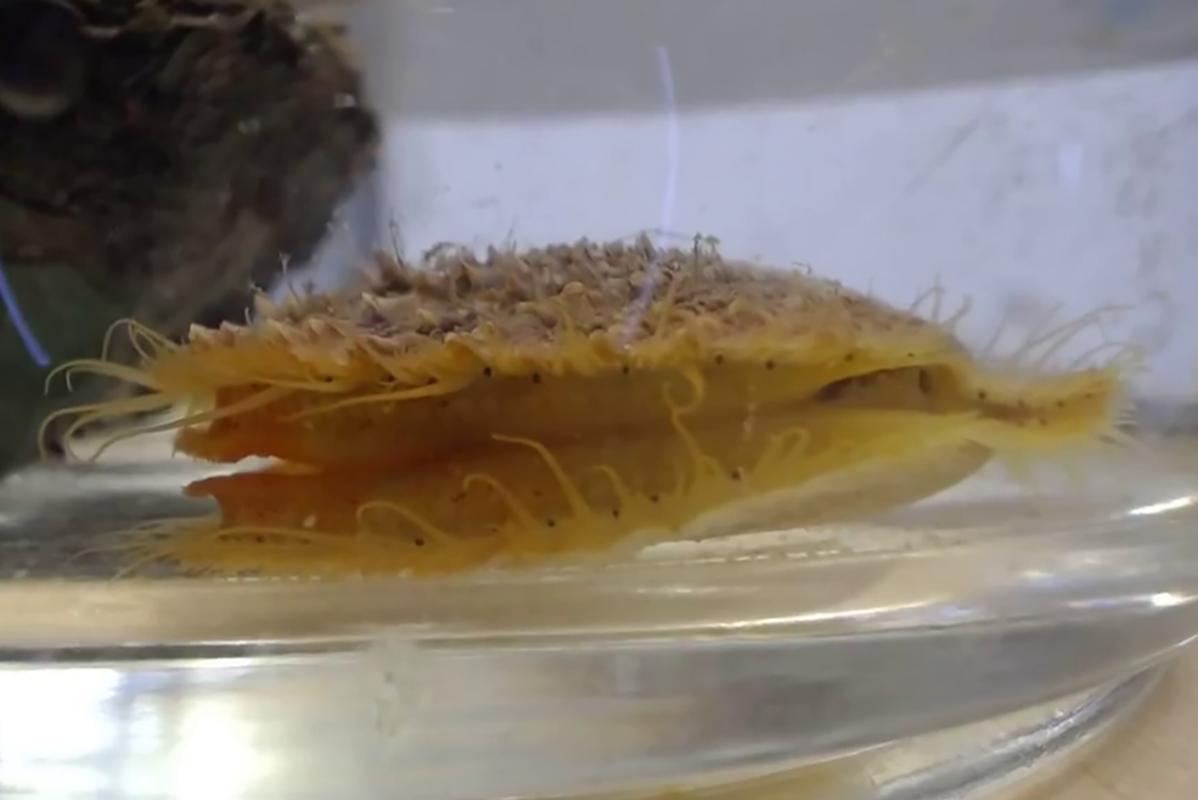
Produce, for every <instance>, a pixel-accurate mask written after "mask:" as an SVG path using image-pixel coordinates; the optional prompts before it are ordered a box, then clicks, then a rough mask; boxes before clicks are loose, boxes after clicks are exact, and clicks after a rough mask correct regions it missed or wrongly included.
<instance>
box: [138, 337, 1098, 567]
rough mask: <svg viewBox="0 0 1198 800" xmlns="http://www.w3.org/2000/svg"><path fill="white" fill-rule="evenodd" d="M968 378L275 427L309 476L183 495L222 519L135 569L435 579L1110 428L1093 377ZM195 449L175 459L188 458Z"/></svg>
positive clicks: (548, 387)
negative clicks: (304, 461) (1017, 381)
mask: <svg viewBox="0 0 1198 800" xmlns="http://www.w3.org/2000/svg"><path fill="white" fill-rule="evenodd" d="M898 358H899V359H901V360H908V354H907V353H906V352H904V353H902V354H901V356H899V357H898ZM875 360H876V359H875ZM968 366H969V365H968V362H965V361H963V360H960V359H944V360H942V362H941V363H928V364H925V365H922V366H904V367H899V368H895V369H890V370H886V369H883V370H878V369H876V368H871V367H870V366H868V365H867V366H860V365H853V364H852V362H849V363H848V364H846V363H845V362H844V360H843V359H840V360H839V361H838V362H837V363H836V364H833V365H826V366H822V367H807V368H802V367H793V366H787V367H781V368H780V367H778V366H777V365H776V364H770V365H762V364H756V365H746V364H739V365H736V364H728V363H721V364H712V365H709V366H707V367H706V368H703V369H695V370H694V371H689V372H687V373H678V372H676V371H675V372H673V373H671V372H667V371H646V372H632V371H627V372H625V371H623V370H618V369H617V370H614V371H612V372H610V373H609V374H607V375H605V376H599V377H592V378H582V377H565V378H544V377H541V378H540V379H539V380H533V379H530V378H523V377H522V378H509V377H503V378H498V377H491V378H483V379H481V380H479V381H477V382H476V383H475V384H473V385H472V386H471V387H470V388H468V389H465V390H462V391H460V392H457V393H455V394H451V395H447V396H446V397H444V398H435V397H434V398H423V399H418V400H408V401H401V402H395V403H393V404H391V405H390V406H388V405H386V404H367V405H362V406H353V407H349V408H344V409H341V410H338V411H331V412H329V413H327V414H324V415H316V416H312V417H309V418H307V420H306V421H305V420H296V421H294V422H291V423H285V424H284V423H278V422H276V423H275V424H276V426H277V427H278V430H277V431H275V433H274V434H273V436H275V437H277V438H273V441H274V442H275V443H276V444H280V445H283V446H288V445H290V446H294V445H295V443H296V441H298V440H300V439H302V435H300V434H299V431H300V430H302V431H304V432H305V433H306V435H308V436H309V438H310V442H309V444H308V447H307V450H308V452H309V453H310V454H323V455H324V456H325V461H324V463H321V464H316V465H314V466H312V467H311V468H309V469H302V470H296V469H276V470H273V471H269V472H266V473H246V474H240V475H232V476H227V477H221V478H215V479H212V480H210V481H206V482H202V483H201V484H200V485H197V486H194V487H192V493H194V494H199V495H205V494H207V495H211V496H213V497H215V498H217V499H218V501H219V502H220V504H221V508H222V518H221V520H220V521H219V522H218V523H213V524H211V525H208V526H201V527H197V528H194V529H192V530H191V531H189V532H187V533H183V534H179V533H177V532H176V533H174V534H172V535H171V536H170V537H169V538H165V539H162V540H161V541H157V542H153V543H146V546H145V549H144V553H145V554H151V555H152V554H155V553H157V554H160V555H162V556H164V557H170V558H174V559H177V560H179V561H181V562H182V564H183V565H184V566H185V567H187V568H190V569H195V570H201V571H203V570H216V571H222V572H223V571H241V570H254V571H258V572H264V573H288V572H293V571H297V570H298V571H302V572H306V573H313V572H323V573H330V574H339V573H342V572H366V573H369V572H382V573H389V572H396V571H407V572H411V573H415V574H425V573H442V572H454V571H459V570H462V569H467V568H471V567H476V566H479V565H481V564H484V563H487V562H493V561H497V560H507V561H514V562H521V561H527V560H534V561H535V560H537V559H540V558H544V557H547V556H563V555H566V556H568V555H571V554H577V553H586V552H593V551H603V550H606V549H607V548H610V547H611V546H613V545H615V544H617V543H619V542H620V541H622V540H625V539H628V538H629V537H633V538H634V539H635V540H637V541H644V540H646V539H648V540H662V539H667V538H670V537H674V536H679V535H681V536H700V535H704V536H705V535H714V534H728V533H737V532H743V531H746V530H750V529H752V528H753V527H754V526H762V525H766V524H769V525H775V526H793V525H798V524H803V523H809V522H813V521H817V520H823V519H827V518H828V517H834V516H838V515H839V516H845V515H851V514H852V513H856V514H862V513H866V512H868V511H876V510H880V509H884V508H886V507H888V506H891V505H897V504H900V503H904V502H910V501H913V500H916V499H919V498H921V497H924V496H926V495H928V494H931V493H934V492H935V491H938V490H940V489H942V488H944V487H945V486H948V485H951V484H953V483H956V482H957V481H959V480H961V479H962V478H964V477H966V476H967V475H969V474H970V473H971V472H973V471H974V470H975V469H977V467H979V466H981V464H982V463H984V461H985V460H986V459H987V458H988V457H989V456H990V454H991V453H992V452H993V451H995V450H1000V451H1001V450H1002V449H1004V448H1010V449H1012V450H1015V451H1029V450H1032V451H1034V450H1035V449H1037V448H1046V449H1052V448H1054V447H1060V446H1062V445H1066V444H1068V443H1069V442H1070V441H1078V440H1082V439H1088V438H1091V437H1093V436H1094V435H1095V432H1096V431H1097V430H1099V429H1100V428H1101V427H1102V426H1105V425H1108V424H1109V418H1110V415H1111V406H1112V397H1113V387H1114V383H1113V376H1112V375H1111V374H1109V373H1104V372H1087V373H1076V374H1073V375H1069V376H1065V377H1063V378H1060V379H1057V380H1055V381H1053V380H1043V381H1040V382H1037V383H1036V384H1034V385H1033V386H1032V387H1024V386H1012V385H1010V384H1004V383H1003V382H1001V381H993V380H992V381H990V382H978V380H977V379H976V377H975V376H973V373H971V372H970V371H969V369H968ZM846 373H849V374H851V375H852V376H853V377H850V378H845V377H843V376H844V375H845V374H846ZM979 395H980V397H979ZM1010 395H1014V396H1015V397H1017V398H1018V399H1015V400H1010V399H1009V396H1010ZM312 402H317V403H319V402H327V399H324V398H320V397H318V396H314V395H307V396H303V395H292V396H290V397H288V398H284V399H283V400H280V401H279V402H278V403H277V404H273V405H268V406H266V407H264V408H263V409H260V410H259V411H257V412H250V413H249V414H247V415H246V421H245V422H244V425H238V426H235V427H233V428H232V429H230V428H228V427H227V426H226V427H225V428H224V430H225V435H226V436H228V435H229V434H231V433H234V434H235V433H236V432H237V431H239V430H242V429H245V430H249V431H255V430H257V431H260V430H261V429H262V427H263V426H268V425H269V420H272V419H274V420H278V419H279V418H280V417H287V416H289V415H292V414H294V413H295V411H296V410H297V408H300V407H303V406H305V404H308V403H312ZM255 415H257V417H258V419H257V420H254V416H255ZM292 426H298V428H294V427H292ZM218 427H219V426H213V428H218ZM202 431H203V429H196V430H194V431H193V432H191V433H190V434H185V436H184V440H185V441H187V440H188V436H190V441H191V442H192V443H193V444H199V445H201V446H202V445H203V443H204V434H203V432H202ZM268 438H272V437H268ZM366 451H372V452H374V453H392V454H396V455H395V459H396V463H400V462H402V464H403V466H402V468H398V469H380V468H379V465H378V463H377V461H376V460H375V459H373V458H366V459H364V460H361V461H358V462H357V463H352V461H351V459H350V456H352V455H354V454H359V455H360V454H362V453H363V452H366ZM275 454H276V455H279V453H277V452H276V453H275ZM557 470H560V473H559V472H557ZM836 476H840V477H839V478H837V477H836ZM821 479H822V483H821ZM824 487H830V488H824ZM637 534H639V536H636V535H637Z"/></svg>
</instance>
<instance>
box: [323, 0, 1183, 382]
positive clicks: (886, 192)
mask: <svg viewBox="0 0 1198 800" xmlns="http://www.w3.org/2000/svg"><path fill="white" fill-rule="evenodd" d="M995 9H1000V10H998V11H996V10H995ZM1195 12H1198V3H1193V2H1188V1H1184V2H1180V3H1178V2H1169V1H1168V0H1139V2H1131V0H1127V1H1126V2H1124V0H1074V2H1066V1H1065V0H1061V1H1060V2H1057V1H1056V0H1043V1H1042V2H1037V3H1030V2H1026V1H1025V0H1012V2H1009V3H1005V4H1004V3H997V2H975V1H973V0H970V1H969V2H953V1H952V0H939V2H932V0H916V1H915V2H910V1H908V2H899V3H885V4H884V3H882V1H881V0H852V1H851V2H848V1H847V0H846V2H842V3H839V4H832V3H829V2H827V0H810V2H808V3H806V4H803V3H783V2H777V3H767V2H757V1H753V2H740V3H722V2H719V1H718V0H695V2H692V3H685V2H678V1H676V0H658V2H641V3H629V2H611V3H602V2H598V0H595V1H594V2H589V3H588V2H581V1H580V0H575V2H569V0H562V1H561V2H556V3H554V2H549V0H527V1H526V2H504V1H503V0H500V2H494V0H470V1H469V2H458V3H452V2H444V3H435V2H428V0H421V1H420V2H416V1H415V0H412V1H411V2H386V3H382V4H380V5H374V6H365V7H362V8H360V9H359V10H358V17H357V19H356V20H355V22H356V27H355V29H354V30H355V35H356V37H357V39H358V42H359V44H360V46H361V47H362V48H363V50H364V53H365V69H366V73H367V77H368V82H369V84H370V88H371V90H372V92H373V93H374V96H375V98H376V101H377V102H378V103H379V105H380V107H381V108H382V109H383V113H384V115H385V116H386V118H387V120H388V130H389V139H388V143H387V146H386V148H385V152H384V156H383V165H382V169H381V171H380V175H379V180H378V183H377V186H376V187H374V188H375V194H374V195H372V198H371V203H372V204H373V205H372V213H374V214H376V215H377V217H378V220H376V221H377V222H380V223H381V224H380V225H379V227H376V228H375V229H374V230H375V231H376V233H375V234H374V236H375V239H374V241H380V240H382V241H387V240H389V239H390V238H391V235H390V233H389V232H388V223H390V224H392V225H393V226H394V229H395V230H396V231H398V233H399V234H400V235H401V237H402V245H403V249H404V250H405V252H406V254H407V255H416V254H419V253H420V252H421V251H423V250H424V249H425V248H427V247H429V246H431V245H433V244H436V243H438V242H443V241H453V242H457V243H464V244H473V245H479V246H485V245H489V244H503V243H513V242H514V243H515V244H518V245H521V246H526V245H536V244H542V243H546V242H552V241H558V240H572V239H575V238H578V237H580V236H587V237H589V238H592V239H603V238H607V237H622V236H627V235H629V234H632V233H634V232H636V231H638V230H643V229H656V228H664V229H667V230H669V231H673V232H675V233H676V234H677V237H678V240H679V241H685V240H686V239H687V238H688V237H689V236H692V235H693V234H695V233H701V234H705V235H713V236H716V237H718V239H719V240H720V241H721V243H722V249H723V251H724V253H725V255H728V256H731V257H738V258H752V259H759V260H762V261H766V262H772V263H776V264H790V263H804V264H810V265H811V266H812V267H813V268H814V269H815V271H816V272H817V273H819V274H823V275H827V276H830V277H835V278H838V279H840V280H842V281H844V282H845V283H847V284H850V285H852V286H854V287H857V288H861V289H866V290H870V291H872V292H873V293H875V294H876V295H878V296H880V297H882V298H884V299H887V300H891V301H894V302H896V303H907V302H909V301H910V300H911V299H913V298H914V297H915V296H916V295H918V294H919V293H920V292H921V291H923V290H924V289H926V288H928V287H929V286H931V285H932V283H933V281H935V280H936V279H939V280H941V281H942V282H943V284H944V285H945V286H946V288H947V289H948V290H949V292H950V296H951V297H952V298H953V302H954V303H955V302H957V301H958V300H959V299H960V297H961V296H962V295H965V294H968V295H970V296H971V297H972V298H973V300H974V302H975V308H976V310H975V311H974V312H973V313H972V314H971V316H970V317H969V319H968V323H969V324H968V327H967V330H968V331H971V332H974V333H975V334H976V335H977V336H978V338H982V339H984V338H987V337H988V335H989V334H990V333H991V332H992V331H993V329H994V327H995V326H996V325H997V324H998V323H999V320H1000V319H1001V318H1006V319H1007V320H1008V322H1009V323H1010V324H1011V326H1012V331H1013V333H1014V336H1013V338H1012V339H1011V341H1012V342H1013V341H1014V340H1015V339H1016V338H1018V336H1019V335H1020V334H1022V335H1026V334H1027V331H1028V330H1030V328H1031V326H1033V325H1034V324H1035V323H1036V322H1038V321H1040V320H1042V319H1043V316H1044V315H1045V314H1046V313H1047V312H1048V311H1049V310H1050V309H1051V308H1053V307H1054V306H1057V305H1061V306H1062V308H1061V311H1060V316H1061V318H1062V319H1064V318H1067V317H1069V316H1072V315H1076V314H1079V313H1082V312H1085V311H1087V310H1090V309H1092V308H1094V307H1097V306H1100V305H1104V304H1108V303H1119V304H1131V305H1132V306H1133V307H1134V309H1135V310H1134V312H1133V313H1132V314H1131V315H1125V316H1124V318H1123V319H1124V322H1123V324H1122V325H1119V324H1115V325H1112V326H1111V329H1110V333H1111V334H1112V335H1114V336H1116V337H1117V338H1128V337H1130V338H1132V339H1135V340H1136V341H1137V342H1139V343H1140V344H1142V345H1144V346H1146V347H1147V348H1149V356H1150V367H1151V369H1150V372H1149V373H1148V374H1147V375H1146V376H1145V378H1144V383H1143V388H1144V389H1145V390H1147V391H1148V392H1151V393H1153V394H1157V395H1171V396H1178V397H1181V396H1184V397H1189V396H1192V395H1194V393H1195V392H1196V391H1198V386H1196V383H1195V378H1196V377H1198V271H1196V267H1198V264H1196V263H1195V261H1196V255H1198V188H1196V181H1198V13H1195ZM749 14H752V15H753V16H749V17H747V16H746V15H749ZM621 15H622V16H621ZM796 15H797V16H796ZM804 15H805V16H804ZM1163 56H1167V57H1163ZM360 236H361V233H360V231H359V237H360ZM359 246H360V245H359ZM334 263H337V264H344V263H347V262H346V260H345V259H343V258H338V259H336V260H335V262H334ZM326 274H327V273H326Z"/></svg>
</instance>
